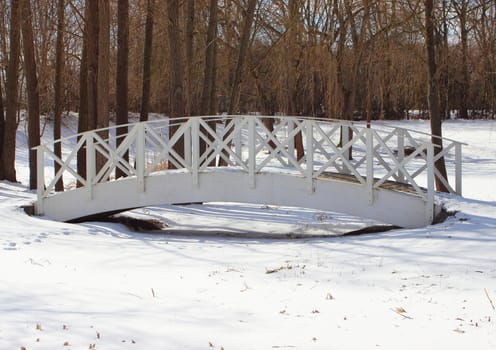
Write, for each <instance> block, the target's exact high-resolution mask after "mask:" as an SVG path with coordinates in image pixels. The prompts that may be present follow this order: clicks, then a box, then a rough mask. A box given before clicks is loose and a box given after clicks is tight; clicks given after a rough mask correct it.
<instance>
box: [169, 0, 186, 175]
mask: <svg viewBox="0 0 496 350" xmlns="http://www.w3.org/2000/svg"><path fill="white" fill-rule="evenodd" d="M167 12H168V18H169V21H168V26H167V32H168V34H169V60H170V62H169V76H170V122H171V123H177V121H174V119H176V118H181V117H184V111H185V109H184V91H183V62H182V57H181V56H182V55H181V53H182V50H181V40H180V34H179V33H180V26H179V0H167ZM178 127H179V126H178V125H174V126H173V127H171V129H170V137H172V136H173V135H174V133H175V132H176V131H177V129H178ZM174 150H175V151H176V152H177V153H178V155H179V156H181V157H184V138H183V137H181V138H180V139H179V140H178V141H177V142H176V144H175V145H174ZM169 167H173V165H172V164H169Z"/></svg>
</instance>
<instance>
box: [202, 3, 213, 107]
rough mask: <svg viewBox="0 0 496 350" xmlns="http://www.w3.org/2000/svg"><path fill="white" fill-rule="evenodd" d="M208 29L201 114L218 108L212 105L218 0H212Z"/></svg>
mask: <svg viewBox="0 0 496 350" xmlns="http://www.w3.org/2000/svg"><path fill="white" fill-rule="evenodd" d="M209 14H210V15H209V16H210V17H209V19H208V30H207V40H206V45H205V46H206V50H205V75H204V79H203V89H202V97H201V106H200V114H201V115H208V114H211V115H213V114H215V113H216V108H215V106H212V103H211V102H212V94H215V89H214V87H215V78H216V77H215V74H214V73H215V66H216V57H215V53H216V50H215V47H216V46H217V0H210V7H209Z"/></svg>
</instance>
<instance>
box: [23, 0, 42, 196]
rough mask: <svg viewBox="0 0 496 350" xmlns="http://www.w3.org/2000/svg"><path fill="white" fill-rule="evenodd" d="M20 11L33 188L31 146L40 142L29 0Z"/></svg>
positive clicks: (33, 153)
mask: <svg viewBox="0 0 496 350" xmlns="http://www.w3.org/2000/svg"><path fill="white" fill-rule="evenodd" d="M21 11H22V12H21V13H22V23H21V29H22V47H23V51H24V69H25V71H26V82H27V85H26V87H27V93H28V146H29V188H30V189H32V190H33V189H36V185H37V182H36V180H37V167H36V164H37V161H36V151H35V150H34V149H33V147H36V146H39V144H40V98H39V94H38V76H37V72H36V59H35V51H34V41H33V24H32V19H31V17H32V16H31V3H30V1H29V0H21Z"/></svg>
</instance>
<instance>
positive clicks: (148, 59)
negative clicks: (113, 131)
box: [140, 0, 155, 121]
mask: <svg viewBox="0 0 496 350" xmlns="http://www.w3.org/2000/svg"><path fill="white" fill-rule="evenodd" d="M154 2H155V1H154V0H147V7H146V23H145V45H144V53H143V82H142V96H141V113H140V121H146V120H148V113H149V109H150V83H151V64H152V44H153V8H154Z"/></svg>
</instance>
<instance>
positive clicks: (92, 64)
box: [85, 0, 99, 130]
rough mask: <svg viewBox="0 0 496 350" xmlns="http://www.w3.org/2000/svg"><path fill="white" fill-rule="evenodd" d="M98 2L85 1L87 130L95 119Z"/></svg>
mask: <svg viewBox="0 0 496 350" xmlns="http://www.w3.org/2000/svg"><path fill="white" fill-rule="evenodd" d="M98 2H99V0H87V2H86V11H85V15H86V36H85V38H86V56H85V58H86V67H87V75H86V81H87V83H88V84H87V93H86V94H87V98H88V108H87V112H88V122H87V124H86V126H87V130H93V129H96V120H97V114H98V111H97V96H98V87H97V77H98V34H99V20H98V17H99V15H98V9H99V6H98Z"/></svg>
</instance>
